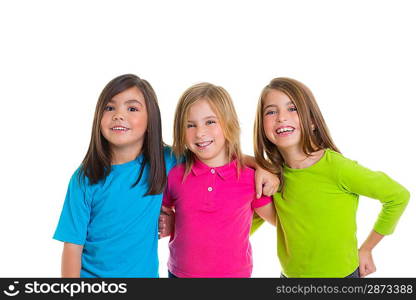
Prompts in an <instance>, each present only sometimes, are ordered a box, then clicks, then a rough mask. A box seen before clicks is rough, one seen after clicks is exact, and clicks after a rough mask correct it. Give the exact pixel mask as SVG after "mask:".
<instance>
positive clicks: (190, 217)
mask: <svg viewBox="0 0 416 300" xmlns="http://www.w3.org/2000/svg"><path fill="white" fill-rule="evenodd" d="M239 136H240V127H239V124H238V118H237V114H236V112H235V109H234V105H233V103H232V100H231V97H230V95H229V94H228V93H227V91H226V90H225V89H224V88H222V87H219V86H215V85H213V84H210V83H200V84H196V85H193V86H192V87H190V88H189V89H188V90H186V91H185V93H184V94H183V95H182V97H181V98H180V99H179V103H178V105H177V107H176V113H175V121H174V142H173V147H172V148H173V151H174V153H175V155H176V156H177V157H184V158H185V161H184V163H182V164H179V165H177V166H176V167H174V168H173V169H172V170H171V172H170V173H169V175H168V183H167V186H166V189H165V192H164V195H163V210H164V211H166V212H169V211H170V210H171V211H174V212H175V218H174V230H173V233H172V235H171V239H170V242H169V250H170V256H169V261H168V269H169V277H250V275H251V272H252V265H253V264H252V253H251V245H250V242H249V234H250V227H251V223H252V218H253V214H254V212H256V213H257V214H258V215H259V216H261V217H262V218H263V219H265V220H267V221H268V222H270V223H271V224H273V225H276V212H275V209H274V205H273V203H272V202H271V198H270V197H260V198H257V197H256V192H255V183H254V175H255V172H254V170H253V169H250V168H248V167H245V166H244V163H243V155H242V152H241V149H240V139H239Z"/></svg>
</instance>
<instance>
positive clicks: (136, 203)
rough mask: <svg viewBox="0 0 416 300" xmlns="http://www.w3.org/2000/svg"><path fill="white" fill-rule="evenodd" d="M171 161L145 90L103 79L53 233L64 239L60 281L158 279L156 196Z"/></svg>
mask: <svg viewBox="0 0 416 300" xmlns="http://www.w3.org/2000/svg"><path fill="white" fill-rule="evenodd" d="M175 163H176V162H175V159H174V157H173V156H171V155H170V150H169V149H168V148H165V149H164V144H163V141H162V128H161V118H160V111H159V106H158V103H157V98H156V94H155V92H154V90H153V88H152V87H151V85H150V84H149V83H148V82H147V81H146V80H143V79H140V78H139V77H137V76H135V75H132V74H127V75H122V76H119V77H116V78H114V79H113V80H111V81H110V82H109V83H108V84H107V85H106V87H105V88H104V90H103V91H102V92H101V95H100V97H99V99H98V103H97V106H96V110H95V115H94V121H93V127H92V134H91V141H90V146H89V149H88V152H87V154H86V155H85V158H84V160H83V162H82V164H81V166H80V167H79V169H78V170H77V171H76V172H75V174H74V175H73V176H72V178H71V180H70V183H69V187H68V192H67V195H66V199H65V203H64V206H63V210H62V214H61V217H60V220H59V224H58V227H57V229H56V232H55V235H54V238H55V239H57V240H60V241H63V242H65V243H64V250H63V256H62V276H63V277H79V276H81V277H157V276H158V259H157V242H158V234H157V230H158V218H159V212H160V207H161V201H162V197H161V193H162V192H163V188H164V186H165V183H166V175H167V171H168V170H169V169H170V168H172V166H173V165H174V164H175Z"/></svg>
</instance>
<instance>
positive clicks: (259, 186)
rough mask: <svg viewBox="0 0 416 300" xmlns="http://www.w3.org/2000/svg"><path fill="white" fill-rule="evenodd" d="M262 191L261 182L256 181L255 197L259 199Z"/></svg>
mask: <svg viewBox="0 0 416 300" xmlns="http://www.w3.org/2000/svg"><path fill="white" fill-rule="evenodd" d="M262 193H263V185H262V183H261V182H256V197H257V199H259V198H260V197H261V194H262Z"/></svg>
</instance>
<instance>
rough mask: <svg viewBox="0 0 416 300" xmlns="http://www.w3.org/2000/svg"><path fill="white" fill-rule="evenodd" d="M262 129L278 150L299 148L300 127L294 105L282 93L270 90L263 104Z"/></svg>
mask: <svg viewBox="0 0 416 300" xmlns="http://www.w3.org/2000/svg"><path fill="white" fill-rule="evenodd" d="M262 113H263V128H264V132H265V134H266V137H267V139H268V140H269V141H270V142H272V143H273V144H275V145H276V146H277V147H278V148H279V150H284V149H290V148H293V147H300V142H301V136H302V135H301V133H302V132H301V127H300V122H299V116H298V112H297V109H296V106H295V104H294V103H293V102H292V101H291V100H290V98H289V97H288V96H287V95H286V94H285V93H283V92H281V91H279V90H275V89H271V90H270V91H269V92H268V93H267V95H266V96H265V98H264V102H263V112H262Z"/></svg>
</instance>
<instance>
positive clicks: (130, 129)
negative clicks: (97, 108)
mask: <svg viewBox="0 0 416 300" xmlns="http://www.w3.org/2000/svg"><path fill="white" fill-rule="evenodd" d="M146 129H147V109H146V102H145V99H144V96H143V94H142V92H141V91H140V90H139V89H138V88H137V87H135V86H134V87H131V88H129V89H127V90H125V91H123V92H121V93H119V94H117V95H115V96H114V97H113V98H112V99H111V100H110V101H109V102H108V104H107V105H106V107H105V108H104V112H103V116H102V119H101V133H102V135H103V136H104V137H105V139H106V140H107V141H108V142H109V143H110V145H111V148H112V150H113V151H117V150H123V151H125V150H128V151H133V152H134V151H137V152H140V150H141V148H142V145H143V140H144V137H145V133H146ZM137 154H138V153H137Z"/></svg>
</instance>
